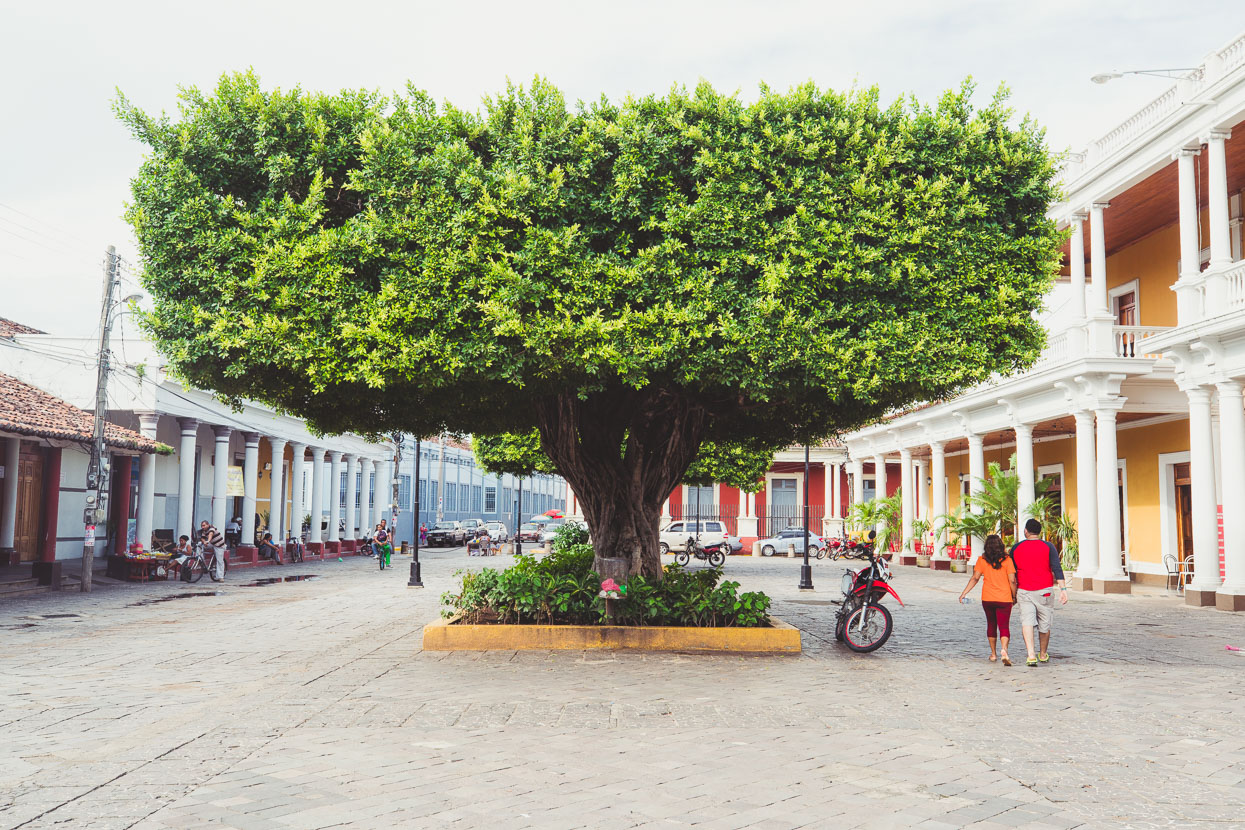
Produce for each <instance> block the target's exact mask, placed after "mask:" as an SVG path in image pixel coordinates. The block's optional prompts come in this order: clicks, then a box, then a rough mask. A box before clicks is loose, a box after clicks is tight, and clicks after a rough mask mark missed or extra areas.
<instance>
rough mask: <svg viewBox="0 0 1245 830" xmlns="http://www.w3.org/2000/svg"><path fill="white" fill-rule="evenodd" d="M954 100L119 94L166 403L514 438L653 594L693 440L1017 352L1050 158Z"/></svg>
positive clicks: (902, 387) (958, 373)
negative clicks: (166, 371) (554, 473)
mask: <svg viewBox="0 0 1245 830" xmlns="http://www.w3.org/2000/svg"><path fill="white" fill-rule="evenodd" d="M971 93H972V89H971V87H970V86H968V85H966V86H965V87H964V88H963V89H961V90H959V91H958V92H949V93H947V94H946V95H944V96H943V98H942V99H941V100H939V101H938V103H937V104H936V105H934V106H923V105H920V104H917V103H915V102H913V103H907V104H903V103H896V104H894V105H892V106H890V107H885V108H883V107H881V106H879V103H878V100H877V95H876V92H875V91H870V90H863V91H853V92H850V93H838V92H832V91H827V90H821V89H818V88H816V87H815V86H813V85H811V84H809V85H804V86H801V87H797V88H794V89H792V90H790V91H789V92H786V93H780V92H775V91H772V90H769V89H766V88H762V89H761V90H760V93H759V94H758V96H757V98H756V100H755V102H752V103H748V102H745V101H744V100H743V99H741V98H740V97H738V96H736V95H726V94H722V93H719V92H717V91H715V90H714V89H713V88H712V87H710V86H709V85H708V84H701V85H700V86H699V87H697V88H696V89H695V90H694V91H687V90H683V89H675V90H674V91H672V92H670V93H669V94H666V95H660V96H659V95H651V96H646V97H642V98H629V99H627V100H625V101H622V102H618V103H615V102H610V101H607V100H604V99H602V100H600V101H597V102H594V103H591V104H588V105H580V106H578V107H574V108H572V107H568V106H567V105H566V103H565V101H564V100H563V98H562V96H561V95H560V94H559V93H558V92H557V90H556V89H554V88H553V87H551V86H550V85H549V84H547V83H545V82H543V81H540V80H537V81H536V82H534V83H533V84H532V85H531V86H530V87H529V88H527V89H523V88H518V87H514V86H512V87H509V88H508V89H506V90H505V91H504V92H502V93H501V94H500V95H498V96H497V97H496V98H493V99H489V100H486V101H485V104H484V107H483V109H482V110H481V111H480V112H478V113H472V112H466V111H462V110H458V109H455V108H453V107H450V106H442V107H438V106H436V105H435V104H434V102H433V100H432V99H431V98H430V97H429V96H428V95H426V94H425V93H422V92H419V91H417V90H415V89H413V88H412V89H409V90H407V91H406V92H405V93H403V94H399V95H395V96H391V97H382V96H380V95H378V94H375V93H370V92H341V93H337V94H314V93H306V92H303V91H301V90H297V89H295V90H293V91H289V92H281V91H277V90H265V89H264V88H263V87H262V86H261V85H260V82H259V81H258V79H257V78H255V77H254V76H253V75H250V74H241V75H232V76H227V77H225V78H223V79H222V81H221V82H220V85H219V86H218V88H217V89H216V91H215V93H214V94H212V95H204V94H202V93H200V92H198V91H196V90H193V89H190V90H186V91H184V92H183V95H182V106H181V111H180V113H179V114H178V116H177V117H176V118H168V117H151V116H148V115H146V114H144V113H142V112H141V111H139V110H138V109H137V108H135V107H133V106H132V105H131V104H129V102H127V101H126V100H125V99H124V98H121V99H119V101H118V104H117V109H118V112H119V114H120V116H121V117H122V118H123V119H124V120H125V121H126V122H127V123H128V124H129V125H130V126H131V128H132V130H133V131H134V133H135V135H136V136H137V137H138V138H139V139H140V140H142V141H143V142H144V143H146V144H147V145H148V147H149V148H150V152H149V155H148V157H147V159H146V161H145V162H144V164H143V166H142V168H141V169H140V170H139V172H138V175H137V177H136V178H135V180H134V183H133V195H134V201H133V204H132V205H131V207H130V209H129V212H128V217H129V219H130V221H131V222H132V223H133V225H134V228H135V231H136V233H137V236H138V240H139V245H140V249H141V253H142V257H143V266H144V277H143V279H144V282H145V284H146V286H147V287H148V289H149V290H150V291H151V292H152V295H153V297H154V298H155V310H154V312H153V313H152V314H151V315H150V317H149V319H148V323H147V324H148V326H149V327H150V330H151V332H152V334H153V335H154V336H155V338H156V339H157V341H158V342H159V343H160V345H161V347H162V348H163V349H164V351H165V352H166V354H167V355H168V356H169V358H170V360H171V362H172V364H173V366H174V368H175V369H176V371H178V372H179V373H180V374H181V375H182V376H183V377H184V378H185V379H186V380H188V381H189V382H190V383H192V384H194V385H196V386H200V387H203V388H206V389H212V390H215V391H216V392H218V393H219V394H221V395H222V396H225V397H230V396H239V397H241V396H245V397H249V398H254V399H257V400H261V401H265V402H268V403H271V404H274V405H276V406H279V407H282V408H284V409H286V410H289V411H291V412H295V413H297V414H299V415H301V416H304V417H306V418H308V419H309V420H310V421H311V423H312V424H313V425H314V426H315V427H317V428H319V429H322V430H324V431H327V432H338V431H344V430H357V431H365V432H368V431H375V432H382V431H383V432H388V431H392V430H395V429H400V430H405V431H409V432H413V433H416V434H432V433H436V432H439V431H440V430H441V429H443V428H446V427H449V428H452V429H453V430H456V431H462V432H471V433H474V434H476V435H488V434H497V433H502V432H513V433H519V434H522V433H527V432H530V431H531V430H532V429H533V428H536V429H538V430H539V434H540V439H541V445H542V449H543V450H544V452H545V453H546V454H547V455H548V456H549V458H550V459H551V460H552V461H553V463H554V466H555V467H556V469H557V470H558V472H560V473H561V474H562V475H564V476H565V477H566V478H567V479H568V480H569V481H570V482H571V485H572V486H573V487H574V488H575V490H576V492H577V494H579V496H580V497H581V499H582V500H583V503H584V508H585V512H586V513H587V517H588V519H589V523H590V524H592V526H593V536H594V540H595V542H596V544H597V545H598V548H599V549H600V548H602V547H603V548H605V549H606V550H607V551H609V552H610V553H609V555H626V556H631V557H632V558H633V562H634V564H635V568H636V570H644V571H645V572H647V573H650V574H652V573H653V572H654V569H655V568H656V569H657V570H659V566H656V565H655V564H654V563H656V562H657V561H658V560H657V559H656V554H655V551H656V543H657V540H656V533H655V521H656V513H657V511H659V510H660V505H661V501H662V500H663V499H664V498H665V496H666V495H667V494H668V493H669V491H670V490H671V488H672V487H673V486H674V485H675V484H677V483H678V482H679V481H680V480H683V478H684V475H685V473H686V471H687V470H688V467H689V465H690V464H691V463H692V461H693V459H694V458H695V456H696V454H697V451H698V448H699V447H700V446H701V444H702V443H703V442H705V441H710V442H715V443H718V444H721V445H724V446H725V445H730V444H732V443H734V444H746V443H747V442H761V443H764V444H766V445H768V446H771V447H772V446H780V445H783V444H789V443H802V442H804V441H806V440H815V439H816V438H818V437H821V436H824V435H827V434H831V433H834V432H837V431H841V430H845V429H849V428H852V427H856V426H859V425H861V424H864V423H866V422H869V421H871V420H874V419H876V418H878V417H879V416H881V415H882V414H884V413H885V412H887V411H889V410H892V409H894V408H896V407H900V406H904V405H907V404H910V403H912V402H914V401H918V400H922V399H932V398H938V397H942V396H946V395H950V394H953V393H954V392H955V391H956V390H958V389H960V388H962V387H964V386H966V385H970V384H974V383H977V382H979V381H981V380H983V379H985V378H987V377H988V376H989V375H990V374H991V373H993V372H1003V373H1006V372H1009V371H1012V370H1015V369H1018V368H1020V367H1023V366H1025V365H1026V364H1027V363H1029V362H1031V361H1032V360H1033V358H1034V357H1035V356H1036V355H1037V353H1038V352H1039V350H1040V347H1041V345H1042V342H1043V334H1042V330H1041V328H1040V326H1038V325H1037V324H1036V323H1035V322H1034V320H1033V318H1032V316H1031V312H1032V311H1033V310H1035V309H1037V308H1038V307H1039V306H1040V303H1041V301H1042V297H1043V295H1044V293H1045V292H1046V290H1047V288H1048V286H1049V284H1050V282H1051V279H1052V277H1053V275H1054V273H1055V269H1056V265H1057V261H1058V256H1059V254H1058V243H1059V236H1058V234H1057V232H1056V230H1055V228H1054V226H1053V224H1052V223H1051V222H1050V221H1048V220H1047V219H1046V217H1045V210H1046V207H1047V204H1048V203H1049V202H1050V201H1051V200H1052V198H1053V197H1054V195H1055V192H1054V190H1053V185H1052V174H1053V169H1052V162H1051V159H1050V157H1049V155H1048V153H1047V151H1046V149H1045V146H1044V143H1043V136H1042V133H1041V131H1040V130H1039V129H1038V128H1037V127H1036V126H1035V125H1033V124H1031V123H1029V122H1027V121H1025V122H1021V123H1019V124H1014V123H1013V119H1012V115H1011V112H1010V111H1009V110H1008V109H1007V107H1006V106H1005V103H1004V101H1003V99H1002V96H996V98H995V99H994V100H993V101H992V102H991V103H990V104H989V105H988V106H987V107H985V108H984V109H980V110H975V109H974V108H973V106H972V103H971V100H970V99H971ZM620 448H621V451H620Z"/></svg>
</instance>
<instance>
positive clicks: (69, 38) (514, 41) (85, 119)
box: [0, 0, 1245, 336]
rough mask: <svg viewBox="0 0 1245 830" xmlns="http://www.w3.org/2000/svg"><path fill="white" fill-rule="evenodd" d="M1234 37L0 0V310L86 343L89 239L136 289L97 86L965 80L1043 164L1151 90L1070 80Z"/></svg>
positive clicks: (588, 89) (1203, 32)
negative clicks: (1040, 153)
mask: <svg viewBox="0 0 1245 830" xmlns="http://www.w3.org/2000/svg"><path fill="white" fill-rule="evenodd" d="M1242 31H1245V4H1243V3H1242V2H1241V0H1186V2H1184V3H1177V2H1174V0H1163V2H1157V1H1156V0H1095V2H1092V3H1084V2H1075V3H1074V2H1067V0H874V2H859V0H852V2H843V0H815V1H813V2H810V1H809V0H766V2H760V0H695V1H694V2H693V0H613V2H599V1H598V0H576V1H575V2H556V1H555V0H526V2H513V1H512V2H493V1H492V0H476V2H471V3H461V2H460V3H446V2H444V0H441V2H425V1H424V0H389V1H388V2H374V0H351V2H340V0H335V2H323V0H299V2H266V0H248V1H247V2H238V0H215V2H212V3H170V2H168V0H161V2H127V0H113V2H110V3H99V2H89V3H83V2H58V3H18V2H17V0H0V33H2V34H3V47H2V48H0V78H3V80H2V81H0V317H7V318H9V319H13V320H17V321H19V322H22V323H25V324H27V325H31V326H35V327H37V328H41V329H44V330H46V331H49V332H52V333H54V334H61V335H66V336H74V335H90V334H92V333H93V332H95V331H97V329H98V318H99V303H100V297H101V286H102V261H103V251H104V249H105V247H106V246H107V245H110V244H111V245H115V246H116V247H117V250H118V252H119V253H120V254H121V256H122V257H123V258H124V260H125V262H126V264H127V270H126V272H125V279H126V284H125V285H126V290H127V293H130V292H131V291H132V290H136V289H137V288H138V286H137V281H136V279H137V275H138V273H139V272H140V271H141V267H142V266H141V258H140V256H139V252H138V250H137V247H136V245H135V243H134V240H133V235H132V233H131V232H130V229H129V226H128V225H127V224H126V223H125V222H124V220H123V219H122V214H123V212H124V210H125V203H126V200H127V199H128V197H129V180H130V178H131V176H133V174H134V173H135V171H136V170H137V168H138V165H139V164H140V163H141V161H142V158H143V147H142V146H141V145H140V144H138V143H137V142H136V141H135V140H133V139H132V138H131V136H130V135H129V133H128V132H127V130H126V128H125V127H124V126H123V125H122V124H120V123H119V122H118V121H117V120H116V118H115V117H114V116H113V114H112V110H111V105H112V101H113V100H114V98H115V96H116V91H117V90H118V89H120V90H122V91H124V93H125V95H126V96H127V97H128V98H129V99H130V100H131V101H133V102H134V103H136V104H137V105H138V106H140V107H142V108H143V109H145V110H147V111H149V112H159V111H162V110H163V111H170V112H171V111H175V108H176V103H177V94H178V88H179V87H181V86H195V87H199V88H200V89H205V90H207V89H211V88H212V87H214V86H215V83H216V81H217V79H218V78H219V77H220V75H221V74H222V73H225V72H232V71H238V70H245V69H247V68H253V69H254V70H255V71H256V72H257V73H258V74H259V76H260V78H261V79H262V81H263V82H264V84H265V85H267V86H276V87H281V88H283V89H288V88H291V87H294V86H302V87H303V88H305V89H316V90H338V89H342V88H367V89H376V90H380V91H382V92H392V91H396V90H401V89H404V88H405V87H406V84H407V82H408V81H409V82H411V83H413V84H414V85H415V86H417V87H419V88H421V89H425V90H427V91H428V92H429V93H431V94H432V96H433V97H434V98H437V99H439V100H446V101H450V102H453V103H454V104H455V105H457V106H460V107H467V108H473V109H474V108H476V107H477V106H478V104H479V101H480V99H481V98H482V97H484V96H486V95H489V94H491V93H494V92H496V91H498V90H499V89H501V88H503V87H504V86H505V84H506V81H507V79H513V80H515V81H517V82H525V81H527V80H530V79H531V78H532V77H534V76H536V75H541V76H544V77H546V78H548V79H550V80H551V81H552V82H553V83H555V84H556V85H557V86H559V87H560V88H561V89H562V90H563V91H564V93H565V94H566V96H567V98H568V99H570V100H577V99H583V100H590V99H595V98H598V97H599V96H600V95H601V94H602V93H604V94H605V95H607V96H609V97H610V98H615V99H617V98H621V97H623V96H625V95H628V94H635V95H643V94H647V93H652V92H656V93H661V92H664V91H666V90H668V89H670V88H671V87H672V86H673V85H676V84H680V85H688V86H690V85H694V84H696V83H697V82H698V81H699V80H701V79H704V80H707V81H709V82H711V83H712V84H713V85H714V86H716V87H718V88H719V89H725V90H732V91H738V92H739V94H740V95H741V96H742V97H744V98H750V97H752V96H754V95H755V92H756V89H757V86H758V84H760V83H762V82H764V83H766V84H768V85H769V86H771V87H774V88H779V89H785V88H787V87H789V86H791V85H793V84H797V83H802V82H804V81H807V80H812V81H814V82H816V83H817V84H818V85H820V86H823V87H833V88H848V87H851V86H853V85H856V86H875V85H876V86H877V87H878V88H879V89H880V91H881V94H882V96H883V98H884V99H886V100H890V99H894V98H897V97H900V96H906V95H916V96H917V97H918V98H919V99H921V100H923V101H928V100H931V99H933V98H935V97H936V96H937V95H938V94H939V93H940V92H942V91H943V90H945V89H948V88H952V87H958V86H959V85H960V83H961V82H962V81H963V80H964V78H966V77H968V76H972V77H973V78H974V79H975V81H976V82H977V84H978V94H979V96H980V99H981V102H982V103H984V102H985V101H986V100H988V98H989V96H990V95H991V94H992V93H993V91H994V90H995V89H996V87H997V86H998V85H999V84H1000V83H1006V84H1007V85H1008V87H1009V88H1010V89H1011V90H1012V104H1013V106H1014V107H1015V109H1016V110H1017V111H1018V112H1019V113H1029V114H1031V115H1033V116H1034V117H1035V118H1036V119H1037V120H1038V122H1039V123H1041V124H1043V125H1044V126H1045V127H1046V128H1047V137H1048V141H1049V144H1050V146H1051V147H1052V149H1054V150H1055V151H1062V150H1067V149H1071V150H1080V149H1083V148H1084V147H1085V146H1086V145H1087V144H1088V143H1089V142H1090V141H1092V140H1093V139H1095V138H1097V137H1098V136H1100V135H1102V134H1103V133H1105V132H1107V131H1108V130H1109V129H1110V128H1111V127H1112V126H1114V125H1115V124H1117V123H1119V122H1120V121H1122V120H1123V119H1124V118H1126V117H1127V116H1128V115H1129V114H1131V113H1132V112H1133V111H1135V110H1136V109H1138V108H1139V107H1141V106H1143V105H1144V104H1145V103H1147V102H1148V101H1149V100H1151V99H1152V98H1154V97H1156V96H1157V95H1159V94H1160V93H1161V92H1163V91H1164V90H1165V89H1166V88H1167V86H1168V85H1169V84H1168V82H1166V81H1163V80H1161V79H1158V78H1150V77H1144V76H1128V77H1125V78H1121V79H1119V80H1116V81H1113V82H1111V83H1109V84H1104V85H1098V84H1094V83H1091V82H1090V80H1089V79H1090V76H1092V75H1094V74H1095V73H1098V72H1102V71H1105V70H1113V69H1118V70H1130V69H1154V68H1169V67H1170V68H1177V67H1193V66H1197V65H1198V64H1200V63H1201V62H1202V59H1203V57H1204V56H1205V55H1206V54H1207V53H1209V52H1210V51H1212V50H1213V49H1217V48H1220V47H1221V46H1223V45H1225V44H1226V43H1228V42H1229V41H1230V40H1232V39H1233V38H1235V37H1236V36H1237V35H1238V34H1239V33H1241V32H1242Z"/></svg>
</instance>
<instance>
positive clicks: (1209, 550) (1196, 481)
mask: <svg viewBox="0 0 1245 830" xmlns="http://www.w3.org/2000/svg"><path fill="white" fill-rule="evenodd" d="M1185 394H1186V395H1188V396H1189V479H1190V481H1189V483H1190V485H1191V490H1192V491H1193V492H1192V496H1193V510H1192V513H1193V516H1192V518H1193V581H1192V582H1191V583H1190V584H1189V589H1190V590H1192V591H1196V592H1198V596H1196V597H1188V596H1187V595H1186V599H1187V600H1189V601H1193V602H1195V603H1196V604H1201V605H1210V604H1212V603H1213V601H1214V599H1213V595H1214V593H1215V592H1216V591H1217V590H1218V589H1219V526H1218V525H1219V510H1218V506H1217V504H1216V501H1215V445H1214V436H1213V435H1212V432H1211V420H1210V392H1209V391H1208V390H1206V389H1204V388H1202V387H1200V386H1198V387H1194V388H1192V389H1187V390H1185ZM1234 507H1235V508H1236V509H1237V510H1239V509H1241V506H1240V505H1234ZM1186 594H1187V592H1186Z"/></svg>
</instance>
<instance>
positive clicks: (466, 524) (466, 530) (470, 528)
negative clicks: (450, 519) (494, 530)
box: [459, 519, 484, 540]
mask: <svg viewBox="0 0 1245 830" xmlns="http://www.w3.org/2000/svg"><path fill="white" fill-rule="evenodd" d="M459 524H460V525H462V527H463V534H464V535H465V536H466V537H467V539H468V540H471V539H474V538H476V537H477V536H479V535H480V534H481V533H483V532H484V522H483V521H481V520H480V519H464V520H463V521H461V522H459Z"/></svg>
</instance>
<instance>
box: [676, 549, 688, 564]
mask: <svg viewBox="0 0 1245 830" xmlns="http://www.w3.org/2000/svg"><path fill="white" fill-rule="evenodd" d="M674 561H675V562H677V563H678V564H680V565H682V566H684V567H686V566H687V563H688V562H690V561H691V559H690V558H689V557H688V555H687V551H681V552H679V553H676V554H675V555H674Z"/></svg>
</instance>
